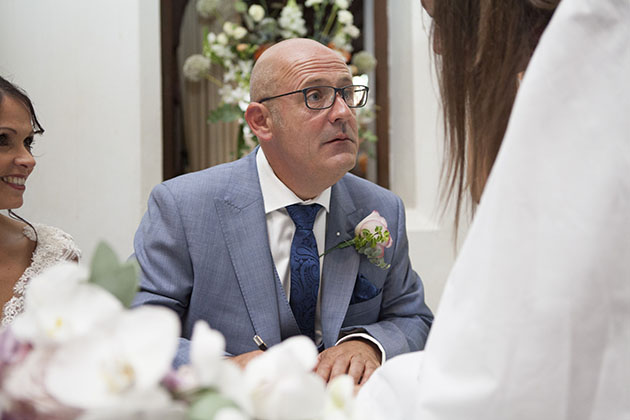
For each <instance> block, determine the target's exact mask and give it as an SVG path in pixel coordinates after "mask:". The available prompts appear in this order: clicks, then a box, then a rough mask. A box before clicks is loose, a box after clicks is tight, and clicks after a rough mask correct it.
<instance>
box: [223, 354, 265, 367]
mask: <svg viewBox="0 0 630 420" xmlns="http://www.w3.org/2000/svg"><path fill="white" fill-rule="evenodd" d="M261 354H263V352H262V351H261V350H254V351H250V352H249V353H243V354H239V355H238V356H233V357H230V360H231V361H233V362H234V363H236V364H237V365H239V366H240V367H241V369H245V366H247V364H248V363H249V362H250V361H251V360H252V359H253V358H255V357H258V356H260V355H261Z"/></svg>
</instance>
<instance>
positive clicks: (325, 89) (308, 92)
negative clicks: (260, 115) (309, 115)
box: [258, 85, 369, 109]
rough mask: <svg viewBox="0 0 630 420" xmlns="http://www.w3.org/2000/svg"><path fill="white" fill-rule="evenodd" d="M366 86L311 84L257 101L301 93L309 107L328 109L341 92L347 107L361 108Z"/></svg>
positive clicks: (365, 95) (363, 103) (363, 104)
mask: <svg viewBox="0 0 630 420" xmlns="http://www.w3.org/2000/svg"><path fill="white" fill-rule="evenodd" d="M368 90H369V89H368V87H367V86H361V85H349V86H344V87H340V88H336V87H332V86H313V87H307V88H304V89H300V90H296V91H293V92H288V93H283V94H282V95H276V96H271V97H269V98H263V99H261V100H260V101H258V102H259V103H262V102H265V101H268V100H270V99H276V98H281V97H283V96H287V95H294V94H296V93H301V94H303V95H304V103H305V104H306V107H307V108H309V109H328V108H330V107H332V106H333V104H334V103H335V98H336V97H337V93H341V97H342V98H343V100H344V101H345V102H346V104H347V105H348V107H349V108H361V107H363V106H365V104H366V103H367V98H368Z"/></svg>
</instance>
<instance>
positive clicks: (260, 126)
mask: <svg viewBox="0 0 630 420" xmlns="http://www.w3.org/2000/svg"><path fill="white" fill-rule="evenodd" d="M245 121H247V124H249V128H250V129H251V130H252V132H253V133H254V134H255V135H256V137H258V140H259V141H260V142H265V141H269V140H271V137H272V133H271V128H272V121H271V113H270V112H269V110H268V109H267V107H266V106H264V105H263V104H261V103H258V102H251V103H250V104H249V105H248V106H247V109H246V110H245Z"/></svg>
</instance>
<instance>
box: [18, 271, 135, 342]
mask: <svg viewBox="0 0 630 420" xmlns="http://www.w3.org/2000/svg"><path fill="white" fill-rule="evenodd" d="M87 278H88V274H87V270H85V268H84V267H81V266H79V265H77V264H73V263H61V264H58V265H56V266H53V267H51V268H49V269H48V270H45V271H44V272H43V273H42V274H40V275H39V276H37V277H35V278H33V279H32V280H31V282H30V285H29V289H28V293H27V294H26V297H25V300H24V312H23V313H22V314H20V315H19V316H17V317H16V318H15V321H14V322H13V325H12V327H11V328H12V330H13V333H14V335H15V337H16V338H18V339H19V340H23V341H29V342H31V343H33V344H35V345H38V344H42V345H51V344H54V343H61V342H64V341H68V340H71V339H73V338H75V337H77V336H80V335H81V334H84V333H86V332H88V331H91V330H93V329H97V328H98V325H99V324H101V323H103V322H105V321H109V318H110V317H113V316H115V315H117V314H118V313H120V312H122V310H123V308H122V304H121V303H120V301H119V300H118V299H116V298H115V297H114V296H113V295H111V294H110V293H109V292H107V291H105V289H103V288H101V287H99V286H96V285H94V284H89V283H87Z"/></svg>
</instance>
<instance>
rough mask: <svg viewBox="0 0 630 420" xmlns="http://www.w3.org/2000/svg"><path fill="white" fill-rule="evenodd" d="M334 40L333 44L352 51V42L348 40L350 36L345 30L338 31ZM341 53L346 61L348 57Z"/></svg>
mask: <svg viewBox="0 0 630 420" xmlns="http://www.w3.org/2000/svg"><path fill="white" fill-rule="evenodd" d="M332 42H333V44H335V47H336V48H337V49H340V50H344V51H352V44H351V43H349V42H348V36H347V35H346V34H345V33H344V32H341V31H340V32H337V34H336V35H335V36H334V37H333V39H332ZM338 52H339V51H338ZM340 55H341V57H342V58H343V60H344V61H345V60H346V58H345V57H344V56H343V54H341V53H340Z"/></svg>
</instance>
